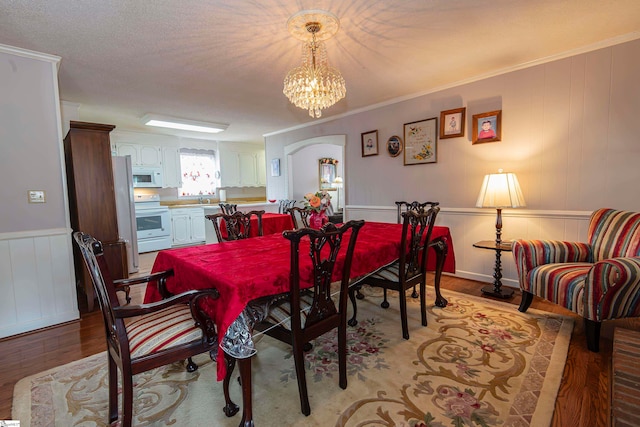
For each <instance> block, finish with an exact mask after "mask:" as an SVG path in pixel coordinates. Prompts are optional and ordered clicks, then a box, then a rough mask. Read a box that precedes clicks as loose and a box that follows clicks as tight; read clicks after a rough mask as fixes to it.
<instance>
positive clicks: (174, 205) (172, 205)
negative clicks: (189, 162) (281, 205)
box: [160, 199, 277, 209]
mask: <svg viewBox="0 0 640 427" xmlns="http://www.w3.org/2000/svg"><path fill="white" fill-rule="evenodd" d="M205 200H206V199H205ZM218 203H220V202H218V201H212V202H211V203H184V202H181V201H171V202H160V204H161V205H163V206H167V207H168V208H169V209H179V208H205V209H207V208H208V209H213V208H215V209H220V206H218ZM226 203H231V204H237V205H238V206H243V207H247V208H251V207H259V206H270V205H277V203H271V202H268V201H266V200H228V201H227V202H226Z"/></svg>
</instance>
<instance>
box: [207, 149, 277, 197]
mask: <svg viewBox="0 0 640 427" xmlns="http://www.w3.org/2000/svg"><path fill="white" fill-rule="evenodd" d="M218 151H219V153H220V186H221V187H261V186H262V187H263V186H265V185H266V167H265V165H264V149H261V148H258V147H256V148H255V149H253V148H249V149H234V148H229V147H226V146H223V145H220V146H219V150H218Z"/></svg>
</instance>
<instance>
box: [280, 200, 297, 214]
mask: <svg viewBox="0 0 640 427" xmlns="http://www.w3.org/2000/svg"><path fill="white" fill-rule="evenodd" d="M296 203H298V202H297V201H296V200H289V199H282V200H280V201H279V202H278V213H281V214H286V213H288V212H287V209H289V208H292V207H294V206H295V205H296Z"/></svg>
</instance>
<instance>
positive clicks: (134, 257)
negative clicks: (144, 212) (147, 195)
mask: <svg viewBox="0 0 640 427" xmlns="http://www.w3.org/2000/svg"><path fill="white" fill-rule="evenodd" d="M111 161H112V163H113V183H114V190H115V193H116V213H117V217H118V235H119V237H120V240H123V241H124V242H125V243H126V246H127V261H128V265H129V274H133V273H137V272H138V268H139V264H138V235H137V233H138V232H137V226H136V210H135V204H134V198H133V174H132V173H131V156H113V157H111Z"/></svg>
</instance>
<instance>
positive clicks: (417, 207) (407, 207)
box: [382, 200, 440, 308]
mask: <svg viewBox="0 0 640 427" xmlns="http://www.w3.org/2000/svg"><path fill="white" fill-rule="evenodd" d="M395 204H396V207H397V209H398V219H397V221H398V224H402V212H408V211H422V210H425V209H426V208H427V206H429V207H433V206H438V205H440V202H418V201H416V200H414V201H413V202H405V201H399V202H395ZM411 298H418V291H417V290H416V287H415V286H414V287H413V292H412V293H411ZM386 301H387V290H386V289H385V290H384V300H383V302H382V303H383V304H386V306H387V307H389V303H388V302H386ZM385 308H386V307H385Z"/></svg>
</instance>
